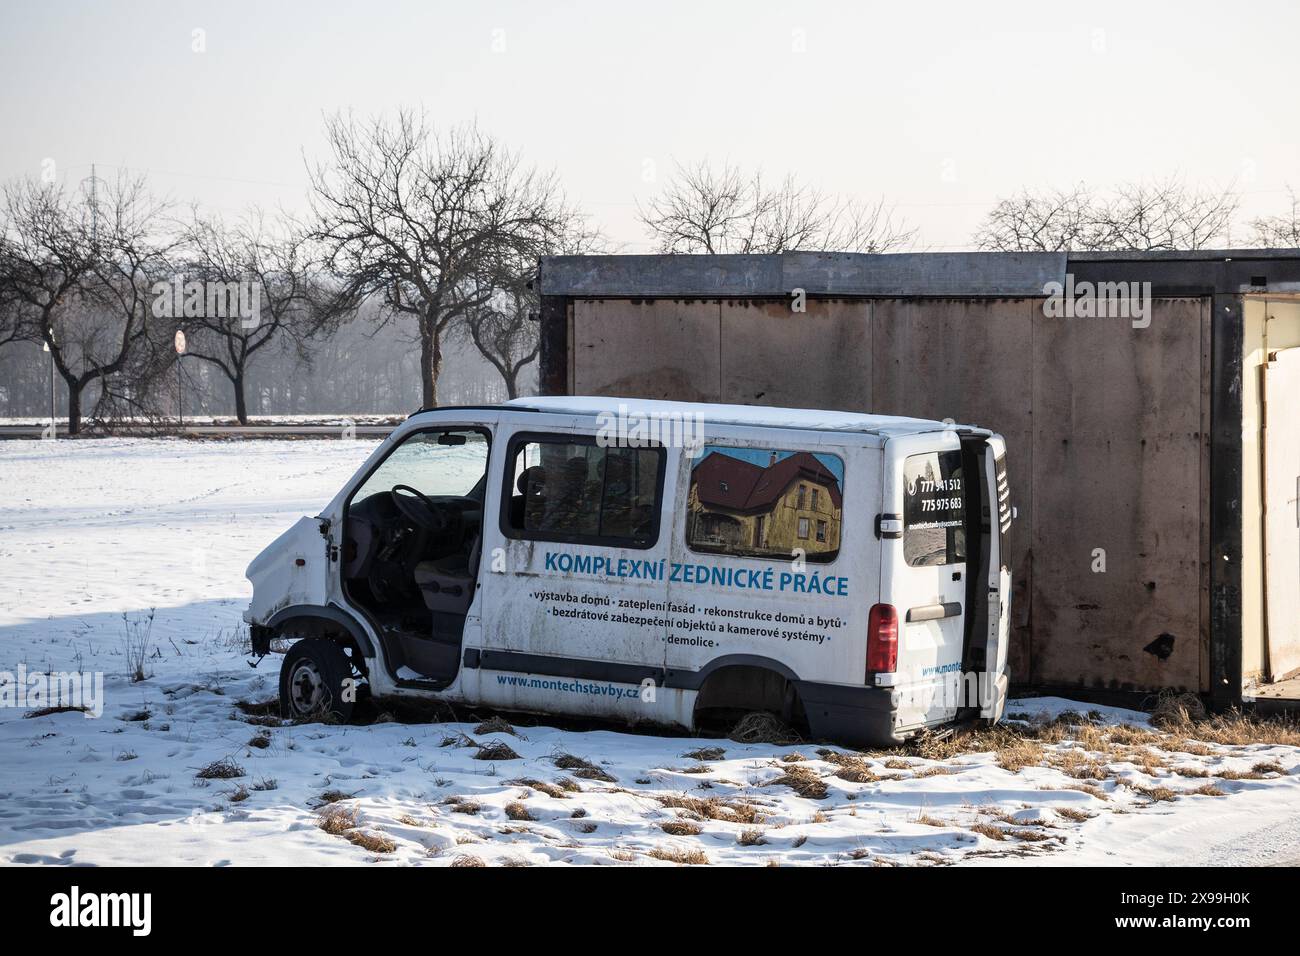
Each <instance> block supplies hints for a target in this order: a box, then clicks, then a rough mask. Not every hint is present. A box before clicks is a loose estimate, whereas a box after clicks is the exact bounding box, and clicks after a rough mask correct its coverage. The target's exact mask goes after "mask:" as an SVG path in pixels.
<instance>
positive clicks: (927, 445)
mask: <svg viewBox="0 0 1300 956" xmlns="http://www.w3.org/2000/svg"><path fill="white" fill-rule="evenodd" d="M885 469H886V473H885V482H884V486H885V492H884V505H885V512H884V513H883V514H882V515H881V516H880V522H879V525H878V526H879V528H880V536H881V582H880V584H881V601H882V602H884V603H886V604H892V605H893V606H894V608H895V609H896V612H897V620H898V660H897V669H896V672H895V673H894V674H892V675H890V674H879V673H877V674H874V675H873V677H874V683H875V685H876V686H887V687H893V688H895V694H896V695H897V706H898V728H897V729H898V730H907V729H910V728H914V727H918V726H921V725H925V724H934V723H941V722H945V721H949V720H952V719H954V718H956V717H957V716H958V712H959V710H960V708H961V704H962V695H961V693H960V682H961V677H962V669H963V668H962V658H963V654H964V651H965V627H964V621H965V608H966V600H967V596H966V590H967V589H966V548H965V503H964V499H963V490H962V489H963V483H962V469H963V455H962V447H961V442H960V440H959V438H958V435H957V433H956V432H955V431H948V432H940V433H933V432H931V433H926V434H921V435H906V436H899V437H897V438H893V439H890V440H889V441H888V442H887V443H886V446H885Z"/></svg>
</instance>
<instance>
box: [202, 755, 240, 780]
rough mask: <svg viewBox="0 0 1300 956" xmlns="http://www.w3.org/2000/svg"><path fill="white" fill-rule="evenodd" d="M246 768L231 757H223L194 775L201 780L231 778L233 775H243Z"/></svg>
mask: <svg viewBox="0 0 1300 956" xmlns="http://www.w3.org/2000/svg"><path fill="white" fill-rule="evenodd" d="M243 775H244V768H243V767H241V766H240V765H239V764H237V763H235V762H234V761H233V760H231V759H230V758H229V757H222V758H221V759H220V760H214V761H213V762H212V763H210V764H208V765H207V766H206V767H204V768H203V769H202V770H200V771H199V772H198V773H196V774H195V775H194V776H196V777H198V778H199V779H200V780H230V779H231V778H233V777H242V776H243Z"/></svg>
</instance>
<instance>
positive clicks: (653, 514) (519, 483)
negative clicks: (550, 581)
mask: <svg viewBox="0 0 1300 956" xmlns="http://www.w3.org/2000/svg"><path fill="white" fill-rule="evenodd" d="M510 452H511V461H512V462H513V467H512V468H510V469H508V470H507V472H506V474H507V476H508V478H509V479H510V481H511V485H510V487H509V489H508V493H507V495H506V496H505V504H506V507H505V513H504V514H503V515H502V522H501V526H502V530H503V531H505V532H506V534H507V535H509V536H510V537H512V538H526V539H530V540H535V541H564V542H569V543H574V544H602V545H609V546H611V547H628V548H649V547H651V546H652V545H653V544H654V543H655V540H656V539H657V538H658V534H659V510H660V507H661V505H660V501H661V497H662V491H663V470H664V457H665V456H664V451H663V449H662V448H659V447H651V448H613V447H602V446H599V445H597V444H596V443H595V441H594V439H593V440H591V441H587V440H584V439H581V438H572V437H567V436H566V437H559V436H555V437H548V436H540V435H520V436H516V437H515V439H514V440H513V441H512V442H511V445H510Z"/></svg>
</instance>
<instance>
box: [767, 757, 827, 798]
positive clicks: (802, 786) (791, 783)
mask: <svg viewBox="0 0 1300 956" xmlns="http://www.w3.org/2000/svg"><path fill="white" fill-rule="evenodd" d="M763 786H765V787H789V788H790V789H791V790H793V791H794V792H795V793H797V794H799V796H801V797H806V798H807V799H809V800H825V799H826V792H827V787H826V781H825V780H823V779H822V778H821V775H820V774H818V773H817V771H816V770H814V769H813V768H812V767H802V766H800V765H798V764H794V765H793V766H787V767H786V768H785V773H783V774H781V776H779V777H777V778H776V779H775V780H769V781H768V782H767V783H765V784H763Z"/></svg>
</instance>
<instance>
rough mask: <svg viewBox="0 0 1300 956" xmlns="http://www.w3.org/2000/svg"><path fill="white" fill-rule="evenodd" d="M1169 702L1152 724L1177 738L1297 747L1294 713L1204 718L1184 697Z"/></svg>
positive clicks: (1299, 730)
mask: <svg viewBox="0 0 1300 956" xmlns="http://www.w3.org/2000/svg"><path fill="white" fill-rule="evenodd" d="M1171 701H1172V702H1171V703H1166V704H1161V703H1157V705H1156V713H1154V714H1153V715H1152V717H1151V723H1152V724H1153V725H1155V726H1157V727H1159V728H1160V729H1161V730H1164V731H1167V732H1169V733H1173V734H1177V735H1178V736H1180V737H1190V738H1192V739H1193V740H1196V741H1201V742H1203V743H1208V744H1218V745H1219V746H1235V747H1240V746H1246V745H1248V744H1280V745H1283V746H1288V747H1296V746H1300V717H1297V716H1296V715H1294V714H1276V715H1268V716H1254V715H1247V714H1244V713H1242V712H1241V711H1239V710H1232V711H1228V712H1226V713H1222V714H1213V715H1211V716H1208V717H1207V716H1205V713H1204V709H1203V708H1202V709H1201V710H1199V711H1197V710H1195V709H1194V708H1192V707H1191V706H1190V705H1189V704H1188V703H1187V701H1186V700H1185V698H1172V699H1171Z"/></svg>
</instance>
